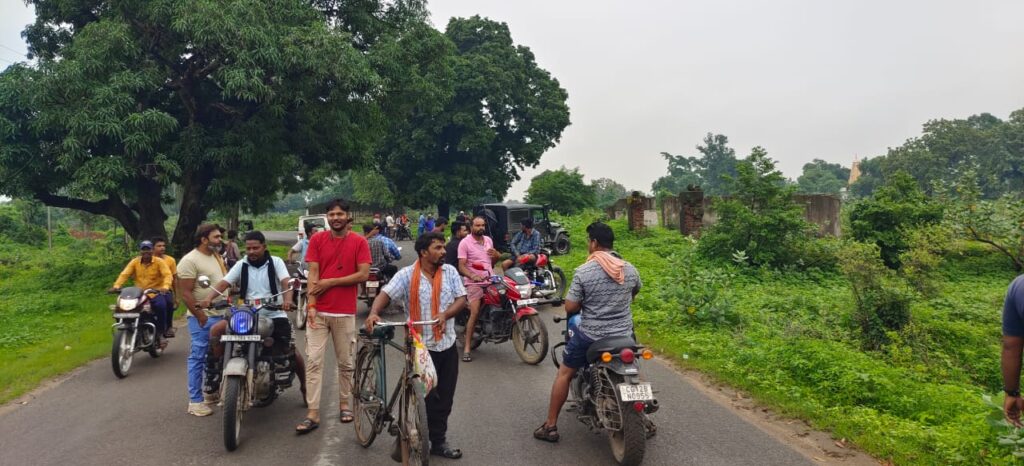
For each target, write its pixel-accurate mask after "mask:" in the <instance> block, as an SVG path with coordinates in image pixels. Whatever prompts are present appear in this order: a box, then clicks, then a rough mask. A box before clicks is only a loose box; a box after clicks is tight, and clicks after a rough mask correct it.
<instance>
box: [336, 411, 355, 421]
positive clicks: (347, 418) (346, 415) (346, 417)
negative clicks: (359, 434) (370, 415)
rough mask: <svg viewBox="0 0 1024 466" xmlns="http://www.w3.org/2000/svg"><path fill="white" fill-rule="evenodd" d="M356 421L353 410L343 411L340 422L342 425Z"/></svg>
mask: <svg viewBox="0 0 1024 466" xmlns="http://www.w3.org/2000/svg"><path fill="white" fill-rule="evenodd" d="M355 419H356V418H355V417H354V416H353V415H352V410H351V409H343V410H341V417H340V418H339V420H340V421H341V423H342V424H348V423H350V422H352V421H354V420H355Z"/></svg>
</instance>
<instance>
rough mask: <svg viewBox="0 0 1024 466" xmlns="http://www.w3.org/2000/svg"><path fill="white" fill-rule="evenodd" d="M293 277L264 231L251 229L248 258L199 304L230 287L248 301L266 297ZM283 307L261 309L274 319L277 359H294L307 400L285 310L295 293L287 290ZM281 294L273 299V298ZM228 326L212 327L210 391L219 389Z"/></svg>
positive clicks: (207, 302)
mask: <svg viewBox="0 0 1024 466" xmlns="http://www.w3.org/2000/svg"><path fill="white" fill-rule="evenodd" d="M289 281H290V278H289V276H288V269H287V267H286V266H285V263H284V261H283V260H281V258H280V257H275V256H271V255H270V252H269V251H267V240H266V238H265V237H264V236H263V233H261V232H259V231H251V232H249V233H247V234H246V235H245V258H244V259H243V260H240V261H238V263H236V264H235V265H234V266H233V267H231V270H229V271H228V274H227V275H225V276H224V279H223V280H221V281H220V283H217V284H216V285H214V287H213V288H214V289H215V290H217V293H211V294H210V296H209V297H207V298H206V299H205V300H203V301H201V302H200V303H199V307H200V308H208V307H210V304H211V303H212V302H213V300H214V297H217V296H219V295H218V293H223V292H224V291H225V290H227V289H228V288H230V287H231V286H238V287H239V288H240V289H241V291H240V292H239V293H240V295H241V296H243V297H244V299H245V300H249V301H252V300H256V299H266V298H268V297H270V296H273V295H275V294H277V293H278V291H279V290H284V289H287V288H288V286H289ZM283 296H284V303H283V305H282V306H281V309H282V310H278V309H274V308H271V307H270V306H264V307H263V308H261V309H260V311H259V314H260V317H266V318H268V319H271V322H273V323H274V332H273V334H272V336H273V338H274V358H275V360H278V359H279V358H281V359H282V360H283V359H284V358H294V359H293V360H294V363H295V365H296V375H298V376H299V382H300V384H301V385H300V390H301V391H302V394H303V400H305V394H306V365H305V361H304V360H303V359H302V354H301V353H300V352H298V351H295V342H294V340H293V338H292V326H291V321H289V320H288V315H287V314H286V313H285V312H289V311H292V310H293V306H292V293H285V294H284V295H283ZM278 300H280V297H278V298H274V301H278ZM227 327H228V321H227V320H223V321H220V322H218V323H216V324H215V325H214V326H213V327H212V328H211V329H210V352H208V353H207V361H206V384H205V386H204V387H203V388H204V391H205V392H206V393H208V394H216V393H218V392H219V390H220V375H221V367H220V366H221V361H222V359H223V356H224V344H223V343H221V341H220V337H221V336H223V335H224V333H225V331H226V330H227Z"/></svg>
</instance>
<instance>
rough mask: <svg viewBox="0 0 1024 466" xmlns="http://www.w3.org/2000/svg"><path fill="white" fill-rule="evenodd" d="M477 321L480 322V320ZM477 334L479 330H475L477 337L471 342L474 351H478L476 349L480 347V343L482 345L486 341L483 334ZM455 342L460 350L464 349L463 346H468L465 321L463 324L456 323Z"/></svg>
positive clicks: (470, 347) (470, 345) (470, 346)
mask: <svg viewBox="0 0 1024 466" xmlns="http://www.w3.org/2000/svg"><path fill="white" fill-rule="evenodd" d="M465 312H469V311H465ZM477 322H479V320H478V321H477ZM477 328H478V329H479V328H480V327H479V326H477ZM476 334H477V332H474V336H475V338H473V342H472V343H470V344H469V349H471V350H473V351H476V349H477V348H479V347H480V345H482V344H483V343H484V338H483V337H482V336H476ZM455 344H456V345H457V346H458V348H459V351H462V350H463V348H465V347H466V324H465V323H463V324H461V325H459V324H456V325H455Z"/></svg>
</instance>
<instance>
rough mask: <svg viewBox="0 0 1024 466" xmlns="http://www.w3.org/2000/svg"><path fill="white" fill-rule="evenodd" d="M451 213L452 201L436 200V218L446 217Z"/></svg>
mask: <svg viewBox="0 0 1024 466" xmlns="http://www.w3.org/2000/svg"><path fill="white" fill-rule="evenodd" d="M451 213H452V203H451V202H449V201H437V218H448V216H449V215H451Z"/></svg>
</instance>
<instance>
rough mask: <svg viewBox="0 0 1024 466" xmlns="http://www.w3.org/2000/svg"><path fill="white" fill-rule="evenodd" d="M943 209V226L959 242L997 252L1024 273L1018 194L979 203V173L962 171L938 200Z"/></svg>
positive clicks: (1022, 204)
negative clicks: (955, 235) (954, 234)
mask: <svg viewBox="0 0 1024 466" xmlns="http://www.w3.org/2000/svg"><path fill="white" fill-rule="evenodd" d="M938 197H939V202H941V203H942V204H943V205H945V206H946V217H945V220H946V223H947V224H948V225H949V227H950V228H951V229H952V230H953V231H954V232H955V233H956V234H957V235H958V236H959V237H961V238H964V239H969V240H973V241H978V242H980V243H984V244H986V245H988V246H989V247H991V248H993V249H995V250H997V251H999V252H1000V253H1001V254H1003V255H1004V256H1006V257H1007V258H1008V259H1010V261H1011V262H1012V263H1013V266H1014V268H1015V269H1016V270H1017V271H1018V272H1020V271H1022V270H1024V222H1022V221H1021V219H1024V199H1022V198H1021V197H1020V194H1019V193H1014V194H1007V195H1004V196H1002V197H1000V198H998V199H994V200H986V199H982V188H981V185H980V183H979V181H978V173H977V171H976V170H975V169H973V168H968V169H966V170H964V171H963V173H962V174H961V176H960V178H959V179H957V181H956V183H954V184H953V187H952V189H951V190H949V191H948V192H945V193H942V194H940V195H939V196H938Z"/></svg>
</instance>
